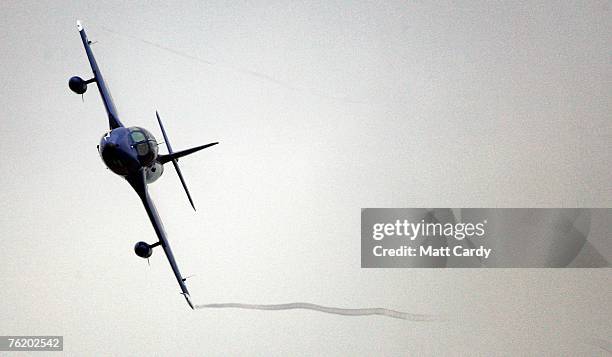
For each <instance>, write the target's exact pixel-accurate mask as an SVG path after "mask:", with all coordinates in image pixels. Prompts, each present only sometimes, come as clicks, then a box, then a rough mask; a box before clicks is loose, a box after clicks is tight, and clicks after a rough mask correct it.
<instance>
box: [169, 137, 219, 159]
mask: <svg viewBox="0 0 612 357" xmlns="http://www.w3.org/2000/svg"><path fill="white" fill-rule="evenodd" d="M217 144H218V142H216V143H210V144H206V145H201V146H196V147H194V148H191V149H187V150H181V151H177V152H173V153H172V154H167V155H164V154H162V155H159V156H158V157H157V160H158V161H159V162H160V163H162V164H165V163H166V162H169V161H172V160H177V159H178V158H179V157H183V156H187V155H189V154H193V153H194V152H196V151H200V150H202V149H206V148H207V147H211V146H213V145H217Z"/></svg>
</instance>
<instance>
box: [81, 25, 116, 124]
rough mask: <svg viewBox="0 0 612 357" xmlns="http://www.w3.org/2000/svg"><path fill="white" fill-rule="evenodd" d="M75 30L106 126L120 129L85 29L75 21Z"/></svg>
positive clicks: (111, 99) (111, 98)
mask: <svg viewBox="0 0 612 357" xmlns="http://www.w3.org/2000/svg"><path fill="white" fill-rule="evenodd" d="M77 29H78V30H79V34H80V35H81V40H82V41H83V46H84V47H85V52H86V53H87V58H88V59H89V64H90V65H91V71H92V72H93V75H94V78H93V79H94V82H96V84H97V85H98V90H99V91H100V96H101V97H102V102H103V103H104V108H105V109H106V113H107V114H108V124H109V126H110V128H111V129H115V128H118V127H122V126H123V124H121V121H119V115H118V114H117V109H116V108H115V103H113V97H111V95H110V92H109V90H108V87H107V86H106V82H104V78H103V77H102V73H101V72H100V68H98V63H97V62H96V58H95V57H94V55H93V52H92V51H91V41H89V39H87V34H86V33H85V28H83V25H81V21H77Z"/></svg>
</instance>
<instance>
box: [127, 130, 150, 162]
mask: <svg viewBox="0 0 612 357" xmlns="http://www.w3.org/2000/svg"><path fill="white" fill-rule="evenodd" d="M128 130H129V132H130V142H131V144H132V147H134V148H135V149H136V152H137V153H138V160H139V161H140V163H141V164H142V165H145V166H148V165H150V164H151V163H152V162H153V161H154V160H155V159H156V158H157V141H156V140H155V137H154V136H153V135H152V134H151V133H150V132H148V131H147V130H146V129H143V128H140V127H137V126H133V127H130V128H128Z"/></svg>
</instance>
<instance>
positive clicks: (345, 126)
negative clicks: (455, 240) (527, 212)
mask: <svg viewBox="0 0 612 357" xmlns="http://www.w3.org/2000/svg"><path fill="white" fill-rule="evenodd" d="M77 19H81V20H82V21H83V24H84V26H85V28H86V30H87V33H88V36H89V38H90V39H91V40H92V41H97V42H96V43H95V44H94V45H93V50H94V53H95V55H96V57H97V60H98V63H99V65H100V67H101V70H102V71H103V73H104V76H105V78H106V79H107V81H108V84H109V88H110V90H111V93H112V95H113V97H114V99H115V104H116V105H117V107H118V110H119V112H120V116H121V120H122V121H123V123H124V124H126V125H138V126H143V127H146V128H148V129H149V130H150V131H151V132H153V134H154V135H155V136H156V137H157V138H158V140H159V139H161V133H160V131H159V128H158V127H157V123H156V120H155V110H156V109H157V110H159V112H160V114H161V116H162V119H163V120H164V124H165V127H166V130H167V131H168V134H169V137H170V140H171V141H172V145H173V147H174V148H175V149H177V150H178V149H183V148H187V147H190V146H195V145H198V144H204V143H208V142H212V141H220V142H221V144H220V145H218V146H215V147H213V148H211V149H207V150H205V151H203V152H201V153H198V154H195V155H193V156H190V157H188V158H186V159H183V160H181V167H182V169H183V174H184V175H185V179H186V181H187V184H188V186H189V188H190V191H191V193H192V196H193V198H194V201H195V204H196V207H197V208H198V211H197V212H195V213H194V212H193V211H192V209H191V207H190V206H189V203H188V201H187V199H186V197H185V194H184V193H183V192H182V188H181V186H180V183H179V181H178V178H177V177H176V175H175V173H174V172H172V170H171V167H167V168H166V172H165V174H164V176H163V177H162V178H161V179H160V180H159V181H157V182H156V183H155V184H154V185H152V186H151V191H152V195H153V197H154V200H155V202H156V204H157V207H158V210H159V213H160V216H161V217H162V220H163V221H164V225H165V228H166V231H167V233H168V236H169V239H170V241H171V243H172V247H173V249H174V253H175V256H176V258H177V260H178V263H179V265H180V267H181V270H182V272H183V274H184V275H187V276H188V275H192V274H196V275H195V276H194V277H193V278H191V279H190V280H188V285H189V287H190V291H191V293H192V297H193V300H194V302H196V303H207V302H224V301H242V302H253V303H282V302H290V301H309V302H314V303H320V304H325V305H335V306H341V307H360V306H384V307H389V308H393V309H397V310H402V311H407V312H414V313H428V314H437V315H446V316H450V317H451V318H450V319H449V321H447V322H437V323H415V322H406V321H401V320H397V321H396V320H391V319H386V318H381V317H365V318H347V317H339V316H333V315H324V314H319V313H316V312H312V311H289V312H260V311H239V310H215V311H207V310H198V311H195V312H194V311H191V310H189V309H188V308H187V306H186V304H185V301H184V299H183V298H182V297H181V296H180V295H179V294H178V293H179V289H178V286H177V284H176V281H175V280H174V278H173V276H172V273H171V271H170V269H169V266H168V263H167V261H166V258H165V257H164V256H163V254H160V253H161V252H160V251H156V252H154V254H153V257H152V258H151V267H148V266H147V264H146V261H144V260H142V259H140V258H138V257H136V256H135V255H134V253H133V245H134V243H135V242H137V241H139V240H144V241H148V242H154V241H155V235H154V231H153V229H152V227H151V225H150V222H149V221H148V218H147V216H146V213H145V211H144V209H143V208H142V204H141V202H140V200H139V199H138V197H137V195H136V194H135V193H134V192H133V191H132V189H131V187H130V186H129V185H128V184H127V183H126V182H124V180H122V179H121V178H119V177H118V176H116V175H113V174H112V173H111V172H110V171H108V170H106V169H105V167H104V164H103V163H102V161H101V160H100V158H99V156H98V154H97V151H96V144H97V143H98V141H99V139H100V137H101V136H102V135H103V133H104V132H105V131H106V130H107V127H108V122H107V120H106V117H105V113H104V109H103V106H102V103H101V101H100V99H99V96H98V93H97V91H95V90H94V87H90V89H91V90H90V91H88V92H87V93H85V96H84V103H82V101H81V98H79V96H77V95H74V94H73V93H72V92H70V91H69V89H68V86H67V80H68V78H69V77H71V76H73V75H79V76H82V77H83V78H89V76H90V75H91V71H90V68H89V64H88V62H87V59H86V56H85V53H84V50H83V46H82V43H81V40H80V38H79V35H78V32H77V30H76V26H75V23H76V20H77ZM0 20H1V21H0V46H1V51H0V64H1V66H0V81H1V83H2V90H1V91H0V107H1V108H2V111H3V114H2V119H1V120H2V125H1V126H0V133H1V134H2V139H1V140H0V152H1V153H2V157H1V159H0V169H1V171H2V173H3V175H2V176H1V177H0V183H1V185H2V191H0V198H1V199H0V208H1V213H2V215H0V229H1V231H2V232H3V233H4V238H3V239H2V253H0V269H1V270H0V272H1V273H2V274H0V301H2V304H0V321H1V323H0V334H1V335H11V334H13V335H19V334H33V335H44V334H51V335H64V336H65V339H64V341H65V351H68V352H71V353H72V354H81V355H82V354H83V353H85V354H110V355H117V354H124V355H137V354H154V353H156V352H157V353H164V354H173V355H193V353H194V352H196V351H200V352H201V353H202V354H205V355H215V354H223V353H224V352H225V353H228V352H229V354H237V353H239V352H242V353H245V354H256V355H270V354H281V353H282V354H285V355H299V354H304V355H311V354H319V355H321V354H322V355H346V354H349V355H354V354H356V353H364V354H373V353H382V354H385V355H405V354H407V353H409V354H422V353H426V354H427V353H429V354H442V353H444V354H448V353H457V354H461V353H464V354H465V353H473V352H481V353H483V354H488V355H491V354H495V353H498V354H505V353H508V354H512V353H521V352H523V353H524V352H526V351H529V352H531V353H533V354H535V355H538V354H544V353H549V354H592V353H595V352H596V351H598V349H597V347H594V346H592V345H589V344H585V343H582V342H581V341H583V338H584V337H585V336H590V337H600V338H609V336H612V326H611V324H610V321H612V310H611V308H610V298H611V293H612V287H611V285H610V284H609V282H610V270H609V269H602V270H580V269H565V270H527V269H523V270H501V269H498V270H495V269H490V270H468V271H466V270H460V269H448V270H433V269H422V270H410V269H371V270H365V269H360V244H359V240H360V224H359V220H360V208H362V207H610V206H611V204H612V186H611V185H610V182H612V173H611V172H612V171H611V170H610V162H611V158H612V157H611V156H612V154H611V152H612V151H611V146H610V143H611V142H612V140H611V139H612V124H611V121H610V117H611V109H612V108H611V105H612V100H611V97H610V93H612V88H611V80H612V78H611V68H610V65H611V57H610V53H611V52H610V48H611V43H610V38H611V37H610V33H611V23H610V5H609V2H607V1H587V2H584V1H576V2H569V1H562V2H553V1H545V2H488V1H482V2H479V1H457V2H453V1H447V2H438V3H436V4H430V3H429V2H407V3H403V2H386V3H384V4H381V3H379V2H351V1H345V2H342V1H322V2H320V3H316V2H307V3H297V2H296V3H293V2H292V3H290V2H285V1H277V2H275V1H261V2H235V3H231V4H228V3H227V2H225V1H218V2H206V3H204V2H201V1H191V2H181V3H180V5H178V4H176V5H175V4H169V3H167V2H159V3H157V4H151V3H149V2H146V3H145V2H143V3H141V4H137V5H135V4H124V3H123V2H113V3H106V2H104V3H102V2H98V1H79V2H71V3H61V2H57V1H49V2H32V3H29V4H27V3H25V2H17V1H3V2H2V3H1V4H0ZM159 141H161V140H159ZM526 326H528V328H526Z"/></svg>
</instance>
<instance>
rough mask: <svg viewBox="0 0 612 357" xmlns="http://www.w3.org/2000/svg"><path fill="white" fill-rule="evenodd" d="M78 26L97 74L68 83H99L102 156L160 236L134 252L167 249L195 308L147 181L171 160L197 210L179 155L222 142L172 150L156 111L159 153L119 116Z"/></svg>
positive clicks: (145, 134) (148, 137)
mask: <svg viewBox="0 0 612 357" xmlns="http://www.w3.org/2000/svg"><path fill="white" fill-rule="evenodd" d="M77 29H78V30H79V34H80V36H81V40H82V41H83V46H84V47H85V53H86V54H87V58H88V60H89V64H90V66H91V70H92V72H93V77H92V78H91V79H88V80H84V79H82V78H81V77H77V76H75V77H72V78H70V80H69V81H68V86H69V87H70V89H71V90H72V91H73V92H75V93H77V94H81V95H83V93H85V91H86V90H87V85H88V84H91V83H95V84H96V86H97V87H98V90H99V92H100V96H101V97H102V102H103V103H104V108H105V109H106V113H107V115H108V123H109V127H110V130H109V131H108V132H106V133H105V134H104V135H103V136H102V139H101V140H100V144H99V145H98V152H99V154H100V156H101V157H102V161H104V164H105V165H106V166H107V167H108V168H109V169H110V170H111V171H112V172H114V173H115V174H117V175H119V176H122V177H123V178H125V179H126V180H127V182H128V183H129V184H130V185H131V186H132V187H133V188H134V190H135V191H136V193H137V194H138V196H139V197H140V199H141V200H142V203H143V204H144V207H145V210H146V211H147V215H148V216H149V219H150V220H151V223H152V224H153V228H154V230H155V234H156V235H157V238H158V241H157V242H155V243H153V244H149V243H146V242H138V243H136V245H135V246H134V252H135V253H136V255H138V256H139V257H141V258H145V259H148V258H149V257H150V256H151V254H152V253H153V248H155V247H158V246H161V247H162V249H163V250H164V253H166V257H167V258H168V261H169V262H170V267H171V268H172V271H173V272H174V276H175V277H176V280H177V281H178V284H179V286H180V288H181V294H182V295H183V296H184V297H185V299H186V300H187V303H188V304H189V306H190V307H191V308H192V309H193V308H194V306H193V303H192V302H191V297H190V295H189V291H188V290H187V286H186V285H185V280H186V278H183V276H182V275H181V272H180V271H179V268H178V265H177V263H176V260H175V259H174V255H173V254H172V249H171V248H170V243H169V242H168V238H167V237H166V232H165V231H164V227H163V225H162V222H161V219H160V218H159V215H158V213H157V210H156V209H155V205H154V204H153V201H152V199H151V196H150V194H149V192H148V189H147V185H148V184H150V183H152V182H154V181H156V180H157V179H158V178H159V177H160V176H161V175H162V173H163V172H164V164H166V163H169V162H171V163H172V165H173V166H174V168H175V170H176V173H177V174H178V177H179V179H180V180H181V184H182V185H183V188H184V189H185V193H186V194H187V198H188V199H189V203H190V204H191V206H192V207H193V209H194V210H195V206H194V204H193V200H192V198H191V195H190V194H189V190H188V189H187V185H186V184H185V180H184V178H183V174H182V173H181V170H180V168H179V166H178V159H179V158H180V157H183V156H186V155H189V154H192V153H194V152H196V151H199V150H202V149H205V148H207V147H210V146H213V145H217V144H218V142H214V143H210V144H206V145H202V146H197V147H194V148H191V149H187V150H182V151H176V152H174V151H173V150H172V146H171V145H170V141H169V140H168V136H167V134H166V131H165V129H164V126H163V124H162V121H161V118H160V117H159V113H157V112H156V113H155V114H156V116H157V122H158V123H159V127H160V129H161V132H162V135H163V137H164V142H165V144H166V147H167V149H168V154H159V153H158V143H157V141H156V140H155V138H154V137H153V135H152V134H151V133H150V132H149V131H147V130H145V129H144V128H141V127H136V126H132V127H125V126H124V125H123V124H122V123H121V121H120V120H119V115H118V113H117V109H116V108H115V104H114V103H113V99H112V97H111V95H110V92H109V90H108V87H107V86H106V83H105V82H104V78H103V77H102V73H101V72H100V68H98V64H97V62H96V59H95V57H94V55H93V52H92V50H91V44H92V42H91V41H89V39H88V38H87V34H86V33H85V29H84V28H83V25H82V24H81V22H80V21H77Z"/></svg>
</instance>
